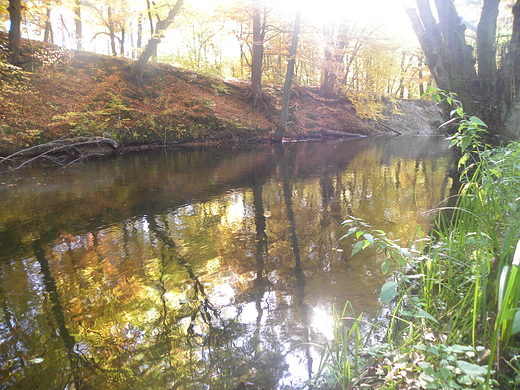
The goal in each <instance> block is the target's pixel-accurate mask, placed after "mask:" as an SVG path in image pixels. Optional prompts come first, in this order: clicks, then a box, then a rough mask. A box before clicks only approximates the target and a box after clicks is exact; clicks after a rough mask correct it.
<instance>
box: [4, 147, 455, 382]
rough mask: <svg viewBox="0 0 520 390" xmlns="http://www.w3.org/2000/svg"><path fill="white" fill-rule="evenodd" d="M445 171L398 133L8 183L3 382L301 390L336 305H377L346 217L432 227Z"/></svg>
mask: <svg viewBox="0 0 520 390" xmlns="http://www.w3.org/2000/svg"><path fill="white" fill-rule="evenodd" d="M450 162H451V158H450V155H449V153H448V152H447V145H446V143H445V142H444V141H443V140H442V138H439V137H396V138H384V139H383V138H380V139H360V140H350V141H346V140H343V141H334V142H327V143H299V144H286V145H283V146H281V145H277V146H271V145H268V146H263V147H255V148H251V149H240V148H239V149H227V148H214V149H196V150H180V151H161V152H155V153H142V154H136V155H125V156H119V157H118V158H117V159H114V160H109V161H96V162H91V163H88V164H84V165H81V166H77V167H72V168H68V169H66V170H61V169H56V168H55V167H48V168H45V167H39V168H32V169H30V170H27V171H24V172H23V173H18V174H16V176H15V175H13V176H5V175H4V176H0V182H1V184H0V206H1V210H2V211H1V213H0V302H1V304H2V308H1V311H0V387H3V388H8V387H9V388H11V387H12V388H20V389H27V388H41V389H101V388H103V389H129V388H132V389H167V388H172V389H240V388H245V387H246V386H245V384H246V383H247V384H248V386H247V387H248V388H258V389H289V388H296V387H297V386H298V385H301V384H302V383H303V382H304V381H305V380H306V379H308V378H309V375H310V373H311V371H312V367H313V359H316V357H317V352H316V351H315V350H313V349H311V348H310V347H309V346H308V345H307V344H306V343H309V342H315V343H323V342H325V341H326V340H328V339H330V338H331V337H332V317H331V313H332V305H337V307H340V308H341V307H343V305H344V304H345V302H346V301H351V302H352V303H353V305H354V308H355V310H356V311H357V312H364V313H365V314H366V316H367V317H370V316H373V315H375V313H376V312H377V310H378V307H379V305H378V291H379V289H380V286H381V285H382V284H383V283H384V281H385V276H384V275H382V274H381V272H380V263H381V261H382V260H383V259H382V258H381V257H378V256H376V255H374V254H373V253H369V252H362V253H359V254H357V255H356V256H355V257H353V258H351V257H350V246H351V244H352V243H351V242H341V243H338V239H339V237H341V236H342V235H343V234H344V233H345V229H344V228H342V227H341V222H342V221H343V220H344V219H346V218H347V216H348V215H354V216H357V217H361V218H364V219H366V220H367V221H368V222H369V223H370V224H372V225H373V226H375V227H377V228H378V229H383V230H385V231H387V232H389V234H390V235H391V236H392V237H393V238H400V239H402V240H406V239H408V238H410V237H412V235H413V233H414V232H415V229H416V227H417V225H418V224H420V225H422V226H423V228H424V229H427V225H428V222H429V220H428V217H427V216H426V215H425V214H424V212H426V211H428V210H430V209H432V208H433V207H435V205H436V204H438V202H439V201H441V200H442V199H443V198H444V197H445V196H446V194H447V193H448V186H449V183H448V180H447V178H446V174H445V173H446V170H447V168H448V167H449V165H450ZM22 174H23V177H20V176H21V175H22ZM249 385H251V386H249ZM252 385H254V386H252ZM255 386H256V387H255Z"/></svg>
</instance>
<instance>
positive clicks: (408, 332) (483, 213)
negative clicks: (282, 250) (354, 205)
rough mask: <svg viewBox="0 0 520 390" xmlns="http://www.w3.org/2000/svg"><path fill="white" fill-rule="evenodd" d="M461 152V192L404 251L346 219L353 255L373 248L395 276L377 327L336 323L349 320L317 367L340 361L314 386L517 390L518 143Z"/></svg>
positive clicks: (362, 322)
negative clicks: (376, 337)
mask: <svg viewBox="0 0 520 390" xmlns="http://www.w3.org/2000/svg"><path fill="white" fill-rule="evenodd" d="M475 140H476V139H473V142H474V141H475ZM459 146H460V145H459ZM463 151H464V152H467V151H472V152H473V154H471V155H467V156H468V160H466V165H462V166H466V167H467V168H466V169H465V170H463V171H462V173H461V187H460V190H459V191H458V192H455V193H454V194H453V195H452V196H451V197H450V198H448V199H447V200H446V201H445V202H444V203H443V204H441V205H439V207H438V208H436V209H435V210H433V211H435V212H436V213H438V215H437V217H436V227H435V228H434V229H433V231H432V232H430V233H429V237H426V236H425V235H424V234H423V233H422V232H421V231H420V230H418V231H417V232H416V234H415V236H414V237H413V238H411V243H410V244H409V246H408V247H401V246H400V245H402V244H399V243H397V242H396V241H392V240H391V239H389V237H388V236H387V235H386V233H383V232H382V231H381V230H375V229H378V226H374V227H372V226H369V225H368V224H366V223H365V222H364V221H363V220H361V219H358V218H351V219H350V220H348V221H346V223H345V225H347V227H348V228H349V230H348V233H347V236H348V235H354V234H355V236H356V238H357V239H358V240H359V241H357V243H355V245H354V252H357V251H358V250H360V249H362V248H365V247H376V248H378V249H379V250H381V251H382V252H384V253H385V254H386V256H387V260H385V261H383V263H382V264H381V269H382V271H383V272H388V271H389V270H390V269H392V268H393V269H394V271H393V273H392V274H389V275H390V278H389V279H388V280H387V282H386V283H385V284H384V285H383V287H382V289H381V294H380V301H381V302H382V304H383V311H382V312H383V313H386V314H383V315H382V316H381V318H378V319H376V320H375V321H374V320H368V319H363V318H362V317H359V318H358V319H357V320H356V321H354V323H353V324H350V325H349V326H348V327H347V328H345V324H344V322H343V318H346V317H347V316H350V317H353V318H356V317H354V316H353V315H352V314H351V313H350V312H348V313H347V315H346V314H345V313H343V314H342V315H341V316H338V319H337V327H336V328H337V330H339V331H337V333H336V334H337V336H336V340H335V343H334V344H332V345H330V346H327V347H326V349H325V351H326V352H327V354H328V356H325V359H324V360H323V361H329V362H330V361H331V359H332V357H335V356H344V360H343V361H341V362H339V363H341V364H338V363H337V362H335V363H333V364H330V365H329V366H326V367H325V369H324V372H328V374H325V375H324V377H317V378H316V381H317V382H318V383H321V382H322V381H323V380H329V379H330V380H331V381H332V382H334V383H336V384H338V385H339V387H331V388H334V389H336V388H341V389H347V388H348V389H350V388H359V389H362V388H389V389H446V390H447V389H494V388H497V389H517V388H518V385H519V384H520V364H519V361H520V354H519V349H518V342H519V341H520V339H519V332H520V308H519V300H520V290H519V288H518V286H519V285H520V274H519V267H520V241H519V236H520V222H519V219H518V214H517V211H518V209H519V207H520V198H519V197H518V193H517V188H518V186H519V185H520V181H519V174H518V167H519V163H520V144H519V143H511V144H510V145H508V146H507V147H500V148H496V149H491V148H489V147H485V146H483V145H482V144H478V140H477V144H472V145H470V146H469V147H468V148H467V149H464V148H463ZM378 320H381V323H380V324H377V323H376V322H378ZM367 321H371V324H370V325H369V326H368V328H369V329H370V331H368V332H367V330H366V329H367V325H366V324H367ZM362 327H364V329H365V331H364V333H362V332H360V328H362ZM381 329H384V334H385V335H384V337H382V338H381V340H380V341H381V342H376V343H375V344H374V340H373V339H371V338H370V337H369V336H370V335H373V334H374V332H375V333H377V332H378V331H380V330H381ZM367 334H368V336H366V335H367ZM347 335H348V337H347ZM344 367H348V370H345V369H344ZM332 382H329V383H332ZM325 388H329V387H327V386H325Z"/></svg>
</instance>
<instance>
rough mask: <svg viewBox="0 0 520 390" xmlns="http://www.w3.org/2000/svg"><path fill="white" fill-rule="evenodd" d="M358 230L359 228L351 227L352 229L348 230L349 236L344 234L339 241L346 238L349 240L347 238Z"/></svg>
mask: <svg viewBox="0 0 520 390" xmlns="http://www.w3.org/2000/svg"><path fill="white" fill-rule="evenodd" d="M356 230H357V227H351V228H350V229H349V230H348V232H347V234H344V235H343V236H341V237H340V239H339V240H340V241H341V240H343V239H344V238H347V237H348V236H350V235H351V234H352V233H355V232H356Z"/></svg>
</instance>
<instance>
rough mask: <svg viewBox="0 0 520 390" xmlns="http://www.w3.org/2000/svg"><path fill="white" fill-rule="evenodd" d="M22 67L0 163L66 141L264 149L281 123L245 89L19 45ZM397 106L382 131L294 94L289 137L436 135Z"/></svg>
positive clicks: (410, 108) (403, 104) (349, 110)
mask: <svg viewBox="0 0 520 390" xmlns="http://www.w3.org/2000/svg"><path fill="white" fill-rule="evenodd" d="M6 47H7V44H6V36H5V34H4V35H0V49H2V50H4V51H5V50H6ZM22 61H23V70H24V71H23V72H21V71H18V70H16V69H8V68H6V67H5V66H4V68H2V70H1V72H2V78H1V84H0V85H1V90H0V93H1V99H0V154H1V155H4V156H5V155H7V154H9V153H12V152H13V151H16V150H20V149H22V148H27V147H29V146H32V145H36V144H41V143H46V142H49V141H52V140H56V139H59V138H60V137H64V136H67V135H71V134H72V135H73V136H74V137H76V136H89V137H90V136H97V137H101V138H103V139H110V140H114V141H115V142H116V143H117V148H142V147H149V146H164V145H179V144H186V143H217V142H218V143H221V142H264V141H267V140H269V139H270V137H271V135H272V133H273V130H274V128H275V126H276V121H277V118H278V111H279V107H278V106H277V102H278V101H279V97H280V92H281V91H277V90H271V92H270V95H268V99H269V106H270V108H269V109H266V110H264V111H256V110H253V109H252V105H251V101H250V94H249V84H248V82H244V81H223V80H220V79H217V78H212V77H208V76H204V75H200V74H196V73H194V72H191V71H188V70H185V69H179V68H174V67H171V66H168V65H164V64H157V63H150V64H149V66H148V68H147V70H146V72H145V74H144V77H143V80H142V83H141V84H140V85H135V84H134V83H132V82H131V81H130V79H129V77H128V75H129V73H130V69H131V67H132V64H133V61H132V60H128V59H122V58H115V57H110V56H102V55H97V54H92V53H86V52H78V51H68V50H64V49H61V48H59V47H55V46H50V45H44V44H42V43H41V42H33V41H24V43H23V47H22ZM396 104H397V108H399V110H400V111H401V113H402V114H396V113H395V112H394V113H391V112H390V111H391V110H390V107H394V106H395V104H389V110H388V113H387V119H386V120H383V121H381V123H382V125H381V124H380V123H376V122H374V121H370V120H361V119H360V118H359V117H358V116H357V115H356V112H355V109H354V108H353V106H352V105H351V104H350V103H349V101H348V100H346V99H341V100H331V99H323V98H321V97H319V95H318V94H317V91H316V90H314V89H313V88H300V87H295V88H294V91H293V98H292V102H291V112H290V118H289V121H290V123H289V126H288V129H287V134H286V135H287V137H288V138H292V139H309V138H323V137H330V136H342V135H345V136H350V135H371V134H377V133H384V132H390V131H392V130H390V129H394V130H398V131H401V132H404V133H410V132H412V133H424V132H431V131H433V130H434V127H432V124H433V123H435V122H438V121H439V120H440V116H439V112H438V111H437V110H436V109H434V108H432V106H431V104H430V103H426V102H421V101H414V102H412V101H398V102H397V103H396ZM394 111H395V110H394ZM345 133H348V134H345ZM100 144H103V147H104V148H105V149H106V148H107V145H106V144H105V143H100ZM109 146H110V145H109ZM109 149H113V147H112V146H110V147H109V148H108V149H107V150H109Z"/></svg>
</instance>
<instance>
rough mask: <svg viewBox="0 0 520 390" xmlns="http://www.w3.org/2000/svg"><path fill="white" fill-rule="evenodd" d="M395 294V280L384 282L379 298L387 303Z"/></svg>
mask: <svg viewBox="0 0 520 390" xmlns="http://www.w3.org/2000/svg"><path fill="white" fill-rule="evenodd" d="M396 295H397V282H386V283H385V284H383V287H381V294H380V295H379V299H380V300H381V302H383V303H388V302H390V301H391V300H392V299H394V298H395V296H396Z"/></svg>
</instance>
